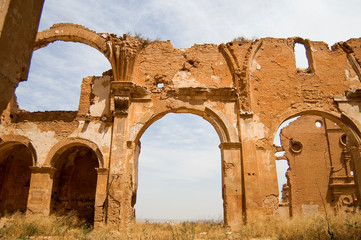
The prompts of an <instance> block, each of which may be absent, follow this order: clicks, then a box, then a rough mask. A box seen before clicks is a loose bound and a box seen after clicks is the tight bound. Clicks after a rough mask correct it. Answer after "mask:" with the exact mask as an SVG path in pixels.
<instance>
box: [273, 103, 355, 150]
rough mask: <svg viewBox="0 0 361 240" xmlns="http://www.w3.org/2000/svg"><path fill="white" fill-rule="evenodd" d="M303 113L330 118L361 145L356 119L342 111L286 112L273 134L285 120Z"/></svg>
mask: <svg viewBox="0 0 361 240" xmlns="http://www.w3.org/2000/svg"><path fill="white" fill-rule="evenodd" d="M302 115H316V116H321V117H325V118H328V119H330V120H332V121H334V122H335V123H337V124H338V125H340V126H341V128H342V129H343V130H344V131H345V132H346V134H348V135H350V137H353V140H354V141H355V142H356V143H357V145H358V146H360V145H361V132H360V129H358V127H357V125H356V124H355V121H354V120H353V119H351V118H350V117H348V116H346V115H345V114H341V113H334V114H332V113H328V112H325V111H322V110H306V111H299V112H289V111H288V112H284V113H283V114H282V115H281V117H280V118H279V119H281V121H280V122H278V123H277V124H276V126H277V128H276V129H273V130H272V136H275V134H276V131H277V130H278V128H279V127H280V126H281V124H282V123H283V122H285V121H286V120H288V119H291V118H294V117H297V116H302Z"/></svg>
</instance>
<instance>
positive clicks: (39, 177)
mask: <svg viewBox="0 0 361 240" xmlns="http://www.w3.org/2000/svg"><path fill="white" fill-rule="evenodd" d="M30 168H31V180H30V189H29V197H28V205H27V211H26V213H40V214H43V215H45V216H47V215H49V214H50V204H51V194H52V190H53V177H54V173H55V171H56V169H55V168H53V167H30Z"/></svg>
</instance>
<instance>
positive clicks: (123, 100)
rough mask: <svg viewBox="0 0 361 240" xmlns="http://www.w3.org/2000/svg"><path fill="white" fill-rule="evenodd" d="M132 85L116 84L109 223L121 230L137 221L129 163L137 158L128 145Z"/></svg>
mask: <svg viewBox="0 0 361 240" xmlns="http://www.w3.org/2000/svg"><path fill="white" fill-rule="evenodd" d="M133 90H134V83H132V82H120V81H115V82H112V85H111V93H112V94H111V111H112V113H113V115H114V121H113V131H112V144H111V158H110V167H109V171H110V174H109V183H108V184H109V186H108V189H109V190H108V210H107V211H108V212H107V223H108V224H111V225H115V226H116V227H117V228H118V229H119V230H121V229H122V228H124V227H127V226H129V224H130V223H132V222H133V221H134V219H135V215H134V208H133V206H132V195H133V194H132V193H133V181H134V177H133V167H132V166H130V165H131V162H130V161H129V159H130V158H131V156H134V150H133V149H132V144H130V145H129V143H127V141H126V137H127V136H126V134H127V132H128V131H127V128H128V108H129V107H130V103H131V92H132V91H133Z"/></svg>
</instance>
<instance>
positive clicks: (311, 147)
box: [275, 113, 359, 216]
mask: <svg viewBox="0 0 361 240" xmlns="http://www.w3.org/2000/svg"><path fill="white" fill-rule="evenodd" d="M353 132H355V131H353V130H352V126H350V125H349V124H348V123H347V122H345V121H342V120H341V119H337V118H336V117H334V118H331V117H328V116H327V114H322V113H318V114H304V113H302V114H300V115H299V116H298V117H295V118H292V119H290V120H288V121H285V122H284V123H283V124H281V126H280V127H279V129H278V131H277V133H276V136H275V145H276V146H277V145H278V146H277V147H276V149H277V151H276V161H277V162H283V164H286V167H285V166H283V167H282V166H281V164H279V163H277V162H276V165H277V174H278V177H279V178H278V179H279V188H280V207H284V208H287V209H288V213H289V216H293V215H304V216H306V215H313V214H317V213H318V212H319V211H323V204H325V206H326V208H327V209H330V210H339V209H346V210H347V211H350V210H352V211H353V210H355V209H356V207H357V204H358V203H357V199H358V198H359V196H358V195H359V194H358V191H357V187H356V183H355V178H354V172H355V169H354V168H355V165H354V163H355V161H359V159H355V158H357V157H356V156H359V155H357V154H354V152H353V151H354V150H353V149H355V148H357V146H358V145H359V143H358V142H357V139H358V136H355V135H354V134H353ZM276 142H278V144H277V143H276ZM282 178H283V179H282ZM344 199H346V200H344Z"/></svg>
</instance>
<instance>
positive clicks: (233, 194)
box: [129, 107, 243, 226]
mask: <svg viewBox="0 0 361 240" xmlns="http://www.w3.org/2000/svg"><path fill="white" fill-rule="evenodd" d="M168 113H189V114H194V115H197V116H200V117H202V118H203V119H205V120H206V121H207V122H209V123H210V124H211V125H212V126H213V127H214V129H215V131H216V132H217V135H218V137H219V140H220V142H221V144H220V145H219V147H220V150H221V163H222V164H221V169H222V198H223V213H224V221H225V223H226V224H230V225H234V226H235V225H236V224H238V223H239V221H242V217H243V213H242V195H241V193H242V174H241V161H240V159H241V151H240V143H239V142H238V141H237V134H236V131H235V128H234V127H233V126H232V124H231V123H230V121H229V119H228V118H227V117H226V116H225V115H224V114H223V113H222V112H220V111H216V110H212V109H210V108H208V107H199V108H189V107H179V108H176V109H169V110H167V111H162V112H159V113H154V112H153V111H149V112H147V113H145V114H143V115H142V116H141V117H140V120H139V121H137V122H136V123H135V124H134V126H133V128H132V130H131V133H132V134H131V135H130V139H129V140H130V141H131V142H134V143H135V146H136V147H135V148H134V152H133V154H132V155H133V156H134V167H133V173H132V175H133V176H134V181H133V186H132V189H133V191H132V203H131V204H132V207H134V205H135V203H136V196H137V188H138V160H139V154H140V141H139V140H140V138H141V136H142V135H143V133H144V132H145V131H146V129H147V128H148V127H149V126H150V125H151V124H153V123H154V122H155V121H157V120H159V119H161V118H162V117H163V116H165V115H166V114H168Z"/></svg>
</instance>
